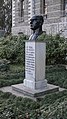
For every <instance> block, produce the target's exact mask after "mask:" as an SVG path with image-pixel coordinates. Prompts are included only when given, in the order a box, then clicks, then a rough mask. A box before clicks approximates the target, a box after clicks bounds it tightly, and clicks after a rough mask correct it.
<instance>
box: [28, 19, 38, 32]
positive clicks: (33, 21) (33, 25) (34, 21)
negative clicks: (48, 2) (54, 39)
mask: <svg viewBox="0 0 67 119" xmlns="http://www.w3.org/2000/svg"><path fill="white" fill-rule="evenodd" d="M30 26H31V29H32V30H36V29H38V28H39V27H40V21H39V19H37V17H33V18H32V19H31V20H30Z"/></svg>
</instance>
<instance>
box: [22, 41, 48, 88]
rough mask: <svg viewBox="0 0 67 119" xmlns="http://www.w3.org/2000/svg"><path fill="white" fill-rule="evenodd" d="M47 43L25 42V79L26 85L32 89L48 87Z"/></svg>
mask: <svg viewBox="0 0 67 119" xmlns="http://www.w3.org/2000/svg"><path fill="white" fill-rule="evenodd" d="M45 56H46V43H44V42H35V41H27V42H25V79H24V86H26V87H28V88H31V89H43V88H45V87H47V80H45Z"/></svg>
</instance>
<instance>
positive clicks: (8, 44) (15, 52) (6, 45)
mask: <svg viewBox="0 0 67 119" xmlns="http://www.w3.org/2000/svg"><path fill="white" fill-rule="evenodd" d="M26 39H27V37H26V36H24V35H22V37H21V36H8V37H6V38H3V39H1V40H0V58H2V59H3V58H5V59H7V60H9V61H10V62H11V63H22V65H23V64H24V40H26Z"/></svg>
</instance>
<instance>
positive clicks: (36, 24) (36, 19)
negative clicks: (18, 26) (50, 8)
mask: <svg viewBox="0 0 67 119" xmlns="http://www.w3.org/2000/svg"><path fill="white" fill-rule="evenodd" d="M43 22H44V20H43V16H41V15H39V16H33V17H32V18H31V19H30V27H31V29H32V30H33V34H32V35H31V36H30V37H29V40H31V41H33V40H37V38H38V36H39V35H41V34H42V33H43V31H42V25H43Z"/></svg>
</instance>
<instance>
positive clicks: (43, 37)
mask: <svg viewBox="0 0 67 119" xmlns="http://www.w3.org/2000/svg"><path fill="white" fill-rule="evenodd" d="M45 35H46V33H45V32H43V33H42V34H41V35H39V36H38V38H37V40H38V41H44V39H45Z"/></svg>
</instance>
